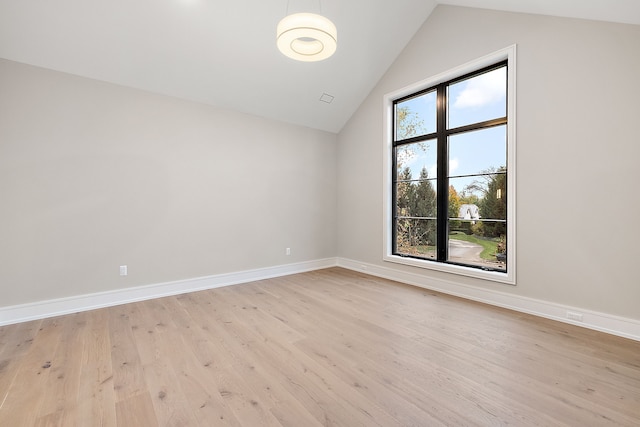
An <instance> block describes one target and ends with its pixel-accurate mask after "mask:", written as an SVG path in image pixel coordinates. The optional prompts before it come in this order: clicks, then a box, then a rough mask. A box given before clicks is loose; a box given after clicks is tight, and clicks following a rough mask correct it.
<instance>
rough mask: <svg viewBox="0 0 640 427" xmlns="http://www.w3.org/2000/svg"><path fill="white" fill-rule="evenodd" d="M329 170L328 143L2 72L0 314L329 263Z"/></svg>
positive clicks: (312, 134) (208, 110) (61, 80)
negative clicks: (31, 305) (16, 307)
mask: <svg viewBox="0 0 640 427" xmlns="http://www.w3.org/2000/svg"><path fill="white" fill-rule="evenodd" d="M335 159H336V135H335V134H331V133H326V132H321V131H315V130H311V129H307V128H302V127H296V126H292V125H288V124H283V123H279V122H274V121H270V120H265V119H261V118H257V117H253V116H248V115H243V114H239V113H235V112H230V111H224V110H218V109H214V108H212V107H208V106H204V105H200V104H196V103H191V102H186V101H181V100H177V99H173V98H170V97H165V96H159V95H154V94H150V93H146V92H142V91H138V90H133V89H128V88H124V87H119V86H115V85H111V84H106V83H101V82H98V81H94V80H89V79H84V78H80V77H75V76H71V75H68V74H62V73H58V72H54V71H49V70H44V69H40V68H36V67H31V66H27V65H23V64H18V63H15V62H10V61H6V60H0V195H2V199H1V200H0V204H1V209H0V292H1V298H0V306H9V305H13V304H20V303H26V302H33V301H41V300H48V299H52V298H60V297H65V296H71V295H81V294H88V293H94V292H100V291H108V290H114V289H120V288H125V287H131V286H139V285H145V284H155V283H162V282H167V281H172V280H179V279H188V278H193V277H200V276H206V275H213V274H218V273H225V272H235V271H243V270H249V269H255V268H261V267H268V266H275V265H282V264H288V263H295V262H301V261H308V260H316V259H321V258H326V257H333V256H335V254H336V251H337V249H336V238H335V230H336V222H335V215H336V212H337V209H336V185H337V183H336V162H335ZM285 247H290V248H291V251H292V253H291V256H285ZM122 264H127V265H128V266H129V275H128V276H127V277H120V276H119V269H118V267H119V265H122Z"/></svg>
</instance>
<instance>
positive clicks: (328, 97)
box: [320, 93, 333, 104]
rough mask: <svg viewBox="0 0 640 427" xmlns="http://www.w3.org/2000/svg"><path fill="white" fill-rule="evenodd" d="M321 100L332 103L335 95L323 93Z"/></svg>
mask: <svg viewBox="0 0 640 427" xmlns="http://www.w3.org/2000/svg"><path fill="white" fill-rule="evenodd" d="M320 101H322V102H326V103H327V104H331V103H332V102H333V95H329V94H328V93H323V94H322V96H321V97H320Z"/></svg>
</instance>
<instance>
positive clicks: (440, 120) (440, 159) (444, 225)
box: [391, 59, 512, 273]
mask: <svg viewBox="0 0 640 427" xmlns="http://www.w3.org/2000/svg"><path fill="white" fill-rule="evenodd" d="M503 67H504V68H505V71H506V73H505V85H506V88H507V89H506V90H507V96H506V103H507V105H506V108H505V116H503V117H499V118H494V119H490V120H485V121H481V122H475V123H471V124H466V125H463V126H459V127H456V128H452V129H447V108H448V99H447V88H448V87H449V86H451V85H453V84H455V83H458V82H460V81H464V80H467V79H470V78H473V77H476V76H479V75H482V74H485V73H488V72H490V71H494V70H497V69H500V68H503ZM508 79H509V61H508V59H504V60H501V61H498V62H496V63H494V64H491V65H488V66H484V67H480V68H478V69H477V70H474V71H471V72H468V73H465V74H463V75H461V76H458V77H455V78H453V79H450V80H446V81H443V82H440V83H438V84H435V85H433V86H430V87H428V88H425V89H421V90H419V91H416V92H414V93H411V94H408V95H405V96H402V97H399V98H397V99H393V100H392V111H393V121H392V133H391V135H392V141H391V150H392V168H391V174H392V177H391V184H392V187H391V197H392V200H391V239H392V242H391V255H394V256H399V257H402V258H413V259H418V260H421V261H427V262H436V263H441V264H450V265H457V266H462V267H466V268H473V269H478V270H484V271H495V272H498V273H507V272H508V269H509V265H508V263H505V267H504V268H492V267H489V266H481V265H474V264H465V263H461V262H456V261H451V260H449V259H448V255H449V254H448V251H449V245H448V239H449V223H450V219H449V206H448V199H449V156H448V148H449V147H448V139H449V137H450V136H453V135H457V134H462V133H466V132H472V131H478V130H483V129H490V128H494V127H496V126H505V127H507V126H508V123H509V105H508V102H509V93H508V91H509V81H508ZM434 90H435V91H436V131H435V132H430V133H427V134H422V135H418V136H413V137H409V138H405V139H401V140H398V138H397V123H396V118H397V115H396V111H397V109H396V107H397V105H398V104H399V103H402V102H403V101H406V100H408V99H411V98H415V97H418V96H420V95H423V94H426V93H429V92H433V91H434ZM507 138H509V135H508V134H507ZM429 140H435V141H436V144H437V191H436V194H437V195H436V200H437V211H436V212H437V213H436V223H437V225H436V229H437V233H436V236H437V237H436V239H437V240H436V258H435V259H432V258H426V257H419V256H415V255H412V254H406V253H402V252H398V247H397V244H398V236H397V228H398V226H397V224H398V219H399V216H398V212H397V206H398V203H397V183H398V173H397V170H398V169H397V166H398V163H397V150H396V148H397V147H399V146H403V145H408V144H413V143H417V142H422V141H429ZM508 147H509V142H508V140H507V142H506V144H505V150H508ZM507 154H508V153H505V155H506V158H507V159H508V155H507ZM498 173H503V174H505V178H506V175H507V174H508V173H512V172H510V171H509V165H508V162H507V165H506V166H505V170H504V171H500V172H498ZM506 181H507V180H506V179H505V183H506ZM504 197H505V198H506V197H507V191H505V194H504ZM505 201H506V199H505ZM505 215H506V216H505V220H504V223H505V229H507V230H508V227H506V225H507V222H508V221H510V220H511V219H510V218H509V214H508V211H507V213H505ZM505 233H507V231H505ZM506 238H507V239H509V236H508V235H507V237H506Z"/></svg>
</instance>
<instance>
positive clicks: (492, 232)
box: [385, 47, 515, 283]
mask: <svg viewBox="0 0 640 427" xmlns="http://www.w3.org/2000/svg"><path fill="white" fill-rule="evenodd" d="M514 58H515V47H512V48H509V49H506V50H505V51H501V52H498V53H496V54H493V55H489V56H488V57H485V58H483V59H481V60H478V61H474V62H473V63H470V64H467V65H465V66H463V67H460V68H459V69H456V70H453V71H451V72H448V73H444V74H443V75H440V76H437V77H435V78H432V79H429V80H427V81H425V82H421V83H418V84H416V85H412V86H411V87H409V88H405V89H403V90H402V91H399V92H397V93H394V94H390V95H387V96H386V97H385V109H386V111H387V123H386V124H387V141H385V143H386V147H385V151H386V153H385V155H386V158H385V166H386V168H385V169H386V170H385V173H386V177H385V178H386V179H385V182H386V184H387V185H386V191H385V260H387V261H393V262H400V263H404V264H410V265H414V266H419V267H425V268H433V269H437V270H442V271H447V272H452V273H459V274H464V275H468V276H474V277H479V278H486V279H491V280H497V281H502V282H506V283H515V256H514V248H515V245H514V241H515V197H514V196H515V172H514V168H515V108H514V107H515V94H514V93H513V92H515V84H514V83H515V82H514V78H515V72H514V68H515V60H514Z"/></svg>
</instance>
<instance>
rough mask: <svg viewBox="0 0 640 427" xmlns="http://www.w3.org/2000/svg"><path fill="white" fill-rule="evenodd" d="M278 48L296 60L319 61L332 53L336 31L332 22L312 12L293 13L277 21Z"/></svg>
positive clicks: (336, 35)
mask: <svg viewBox="0 0 640 427" xmlns="http://www.w3.org/2000/svg"><path fill="white" fill-rule="evenodd" d="M277 33H278V35H277V37H278V38H277V42H278V49H280V52H282V53H283V54H284V55H286V56H288V57H289V58H293V59H296V60H298V61H321V60H323V59H327V58H328V57H330V56H331V55H333V54H334V52H335V51H336V47H337V42H338V31H337V30H336V26H335V25H333V22H331V21H329V20H328V19H327V18H325V17H324V16H321V15H316V14H314V13H294V14H293V15H289V16H286V17H284V18H283V19H282V21H280V22H279V23H278V28H277Z"/></svg>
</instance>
